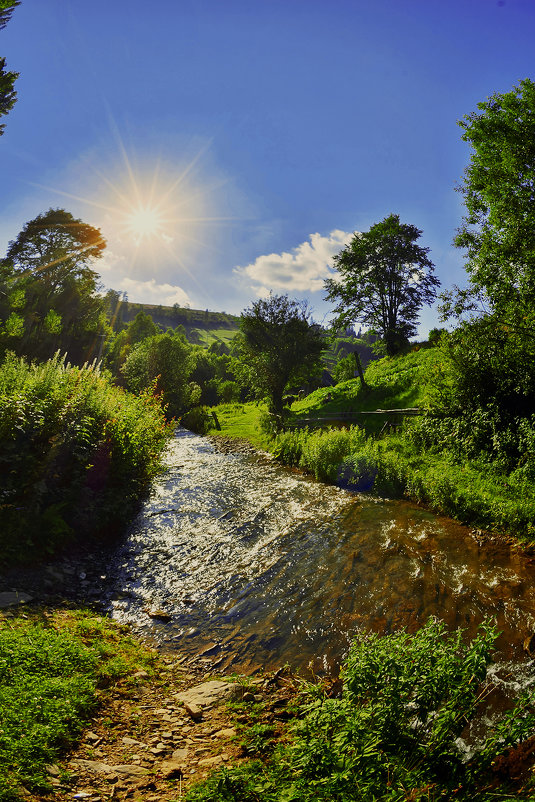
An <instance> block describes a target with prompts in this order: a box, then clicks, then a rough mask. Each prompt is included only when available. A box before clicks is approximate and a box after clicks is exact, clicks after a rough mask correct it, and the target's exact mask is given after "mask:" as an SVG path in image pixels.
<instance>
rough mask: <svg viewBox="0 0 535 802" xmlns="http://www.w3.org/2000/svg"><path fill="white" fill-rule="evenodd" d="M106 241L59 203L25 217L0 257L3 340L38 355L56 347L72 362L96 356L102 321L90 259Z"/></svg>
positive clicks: (42, 356) (43, 355)
mask: <svg viewBox="0 0 535 802" xmlns="http://www.w3.org/2000/svg"><path fill="white" fill-rule="evenodd" d="M105 247H106V242H105V240H104V239H103V237H102V234H101V233H100V230H99V229H98V228H94V227H93V226H90V225H88V224H87V223H83V222H82V221H81V220H78V219H76V218H74V217H73V216H72V214H70V212H66V211H65V210H64V209H49V210H48V212H45V213H44V214H40V215H38V216H37V217H36V218H34V219H33V220H31V221H30V222H29V223H27V224H26V225H25V226H24V228H23V229H22V231H21V232H20V234H19V235H18V237H17V238H16V239H15V240H14V241H12V242H10V243H9V246H8V250H7V254H6V257H5V258H4V259H3V260H2V261H1V262H0V273H1V275H0V281H1V283H2V296H1V299H0V317H1V318H3V321H4V325H3V328H2V331H1V333H2V335H3V340H4V343H5V344H6V345H7V346H8V347H9V348H11V349H12V350H14V351H15V352H16V353H18V354H21V355H22V354H23V355H26V356H29V357H31V358H38V359H46V358H48V357H50V356H52V355H53V354H54V352H55V351H56V350H58V349H60V350H62V351H66V352H67V353H68V355H69V359H71V361H73V362H77V363H81V362H84V361H86V360H87V359H92V358H93V357H95V356H97V355H98V353H99V350H100V345H101V340H100V339H99V338H101V337H102V336H104V333H105V328H104V327H105V322H104V314H103V300H102V299H101V298H100V297H98V296H97V294H96V291H97V289H98V275H97V273H95V272H94V271H93V270H92V267H91V265H92V264H93V262H94V261H95V260H96V259H97V258H98V257H99V256H100V255H101V254H102V252H103V250H104V248H105Z"/></svg>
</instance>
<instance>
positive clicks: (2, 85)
mask: <svg viewBox="0 0 535 802" xmlns="http://www.w3.org/2000/svg"><path fill="white" fill-rule="evenodd" d="M19 4H20V0H0V30H2V28H5V27H6V25H7V23H8V22H9V19H10V18H11V14H12V13H13V9H14V8H15V6H18V5H19ZM18 77H19V74H18V72H9V71H7V70H6V60H5V58H2V57H0V117H3V116H4V115H5V114H7V113H8V112H9V111H11V109H12V108H13V106H14V105H15V101H16V99H17V93H16V92H15V89H14V85H15V81H16V80H17V78H18ZM5 127H6V126H5V124H0V136H2V134H3V133H4V128H5Z"/></svg>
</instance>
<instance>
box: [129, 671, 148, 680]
mask: <svg viewBox="0 0 535 802" xmlns="http://www.w3.org/2000/svg"><path fill="white" fill-rule="evenodd" d="M149 676H150V674H149V673H148V672H147V671H136V673H135V674H132V677H133V678H134V679H148V678H149Z"/></svg>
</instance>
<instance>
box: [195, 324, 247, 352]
mask: <svg viewBox="0 0 535 802" xmlns="http://www.w3.org/2000/svg"><path fill="white" fill-rule="evenodd" d="M237 333H238V329H201V328H196V329H192V330H191V331H190V332H189V334H188V335H187V336H188V337H189V339H191V341H192V342H195V343H197V344H198V345H202V346H204V347H205V348H208V347H209V346H210V345H212V343H219V342H222V343H224V344H225V345H227V346H230V344H231V342H232V340H233V339H234V337H235V336H236V334H237Z"/></svg>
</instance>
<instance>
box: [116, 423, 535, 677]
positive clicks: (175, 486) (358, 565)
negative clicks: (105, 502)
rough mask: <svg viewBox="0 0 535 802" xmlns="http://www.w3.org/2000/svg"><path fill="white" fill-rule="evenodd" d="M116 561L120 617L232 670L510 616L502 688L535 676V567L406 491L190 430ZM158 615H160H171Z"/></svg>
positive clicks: (320, 660) (166, 643)
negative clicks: (321, 474)
mask: <svg viewBox="0 0 535 802" xmlns="http://www.w3.org/2000/svg"><path fill="white" fill-rule="evenodd" d="M167 466H168V469H167V472H166V473H165V474H163V475H162V476H161V477H160V479H159V480H158V481H157V482H155V484H154V487H153V491H152V494H151V497H150V499H149V500H148V501H147V503H146V504H145V506H144V508H143V510H142V511H141V513H140V514H139V516H138V517H137V519H136V521H135V522H134V524H133V526H132V527H131V530H130V532H129V535H128V537H127V539H126V541H125V542H124V544H123V545H122V546H121V548H120V549H119V551H118V553H116V555H115V560H114V566H113V567H112V568H111V571H110V576H109V577H108V578H112V579H113V583H114V596H113V601H112V602H111V609H112V614H113V615H114V617H115V618H117V619H119V620H121V621H126V622H128V623H130V624H133V625H134V627H135V628H136V629H137V630H138V631H140V630H141V631H144V632H146V633H148V634H150V635H151V636H152V637H155V638H156V639H157V640H158V641H159V642H160V643H161V644H162V646H163V647H164V648H170V649H172V648H174V647H176V648H180V650H181V651H186V652H189V653H191V655H204V656H205V657H206V658H210V660H211V665H212V666H214V667H215V666H217V667H218V669H217V670H218V671H225V672H228V671H230V670H245V671H247V670H249V671H250V670H253V669H254V668H255V667H258V666H263V667H264V668H267V669H270V668H275V667H278V666H280V665H282V664H284V663H285V662H288V663H290V664H291V665H293V666H298V667H301V668H306V667H307V666H308V665H309V664H311V666H312V667H313V669H314V670H315V671H318V670H319V671H322V670H333V669H336V667H337V666H338V665H339V663H340V660H341V659H342V658H343V655H344V654H345V653H346V651H347V648H348V644H349V642H350V640H351V639H352V638H354V637H355V636H356V635H358V633H359V632H361V631H362V630H368V629H373V630H375V631H378V632H391V631H392V630H394V629H396V628H399V627H400V626H407V627H408V628H410V629H416V628H417V627H418V626H419V625H420V624H421V623H422V622H424V621H425V620H426V619H427V618H428V617H429V616H431V615H435V616H438V617H439V618H441V619H442V620H444V621H445V622H446V623H447V625H448V626H450V627H452V628H453V627H457V626H461V627H463V628H466V630H467V632H468V634H474V633H475V631H476V629H477V627H478V625H479V624H480V623H481V621H482V620H483V619H484V618H485V617H488V616H492V617H494V618H496V620H497V623H498V627H499V629H500V630H501V631H502V635H501V636H500V638H499V641H498V649H499V651H498V655H499V667H500V671H499V673H500V682H501V684H502V685H503V686H504V687H509V688H510V689H511V690H513V691H514V690H516V689H517V688H518V687H519V686H520V684H526V683H528V684H529V683H531V681H532V675H533V668H532V666H533V663H532V661H530V660H529V659H528V658H526V656H525V655H524V654H523V650H522V644H523V641H524V639H525V638H526V637H527V636H529V635H531V634H532V633H533V632H534V631H535V581H534V580H535V562H534V561H532V560H530V558H529V557H527V556H526V555H525V554H522V553H521V552H520V551H519V550H517V549H515V548H514V547H510V546H508V545H507V544H501V543H493V542H490V543H489V542H485V543H482V542H479V541H478V539H477V537H475V536H473V535H471V534H470V533H469V531H468V530H467V529H466V528H465V527H463V526H461V525H458V524H456V523H454V522H453V521H451V520H449V519H445V518H439V517H437V516H436V515H433V514H432V513H430V512H428V511H426V510H423V509H421V508H418V507H415V506H413V505H411V504H408V503H405V502H402V501H390V500H382V499H376V498H372V497H369V496H364V495H358V494H355V493H351V492H348V491H345V490H340V489H337V488H335V487H331V486H326V485H323V484H321V483H319V482H315V481H314V480H313V479H311V478H310V477H306V476H303V475H302V474H300V473H299V472H297V471H291V470H288V469H284V468H282V467H280V466H279V465H277V464H276V463H275V462H273V461H272V460H270V459H269V458H268V457H267V456H262V455H258V454H242V453H239V454H224V453H221V452H219V451H217V450H216V449H215V448H214V447H213V446H212V444H211V443H210V442H209V441H207V440H204V439H202V438H200V437H197V436H196V435H193V434H191V433H190V432H187V431H185V430H183V429H179V430H178V432H177V435H176V437H175V438H174V439H173V441H172V443H171V444H170V447H169V451H168V455H167ZM158 616H159V617H158Z"/></svg>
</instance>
